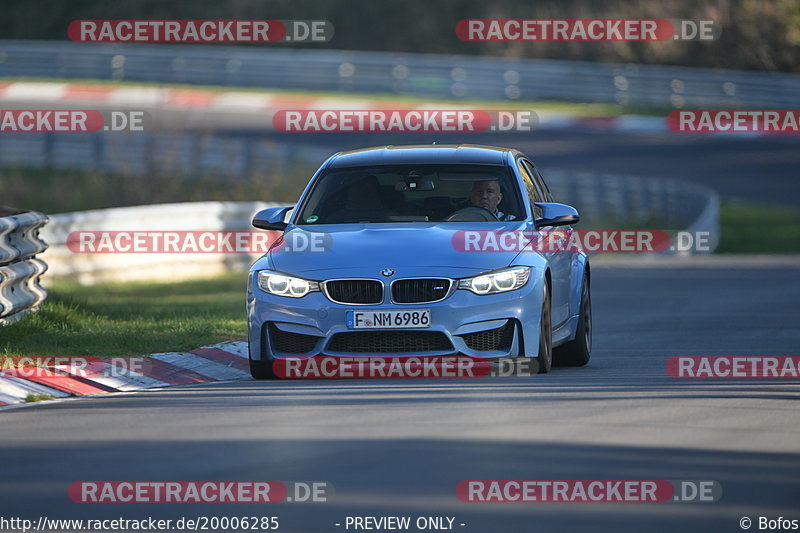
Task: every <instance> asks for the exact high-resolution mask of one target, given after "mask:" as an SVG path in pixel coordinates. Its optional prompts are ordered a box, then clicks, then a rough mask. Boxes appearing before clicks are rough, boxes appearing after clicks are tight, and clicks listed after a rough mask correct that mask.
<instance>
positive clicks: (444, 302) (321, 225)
mask: <svg viewBox="0 0 800 533" xmlns="http://www.w3.org/2000/svg"><path fill="white" fill-rule="evenodd" d="M578 220H579V216H578V213H577V211H576V210H575V209H574V208H572V207H570V206H567V205H564V204H558V203H554V202H553V198H552V195H551V193H550V191H549V189H548V187H547V184H546V183H545V182H544V179H543V178H542V175H541V173H540V172H539V169H538V168H537V167H536V166H535V165H534V164H533V162H532V161H531V160H530V158H528V157H527V156H525V155H524V154H522V153H520V152H518V151H516V150H511V149H505V148H494V147H486V146H471V145H458V146H449V145H430V146H386V147H379V148H367V149H362V150H355V151H350V152H343V153H338V154H336V155H333V156H332V157H330V158H329V159H328V160H327V161H326V162H325V163H324V164H323V165H322V167H320V169H319V170H318V171H317V172H316V174H315V175H314V176H313V178H312V179H311V180H310V182H309V183H308V185H307V186H306V189H305V190H304V192H303V194H302V196H301V197H300V200H299V202H298V203H297V205H295V206H286V207H275V208H271V209H265V210H264V211H261V212H259V213H258V214H257V215H256V216H255V218H254V220H253V225H254V226H255V227H256V228H260V229H265V230H273V231H280V232H283V235H282V238H281V239H279V240H278V241H277V242H276V244H275V245H274V246H273V247H272V248H270V250H269V252H268V253H266V254H265V255H264V256H263V257H261V258H260V259H259V260H258V261H256V263H255V264H254V265H253V266H252V267H251V269H250V273H249V277H248V285H247V316H248V337H249V351H250V370H251V373H252V375H253V377H254V378H256V379H267V378H271V377H275V373H274V370H273V363H274V362H275V361H276V360H279V359H282V358H309V357H314V356H330V357H348V358H352V357H358V356H380V357H386V356H392V357H394V356H397V357H411V356H413V357H417V358H423V357H436V356H449V355H461V356H468V357H474V358H499V357H525V358H534V360H535V361H537V363H538V364H537V365H536V367H537V368H538V372H540V373H546V372H548V371H549V370H550V368H551V366H552V365H553V364H556V365H563V366H581V365H585V364H586V363H587V362H588V361H589V356H590V352H591V345H592V311H591V296H590V271H589V261H588V259H587V257H586V254H584V253H583V252H582V251H580V250H577V251H575V250H571V251H570V250H558V249H552V250H551V249H547V248H546V247H545V249H542V247H541V246H530V245H529V244H530V243H529V242H528V241H529V240H531V239H534V238H535V236H536V235H541V234H542V232H546V231H550V230H552V229H554V228H556V227H558V231H559V232H560V233H563V232H567V233H568V232H571V231H572V229H571V227H570V226H571V225H572V224H574V223H576V222H578ZM298 243H301V244H303V245H302V246H301V245H299V244H298ZM309 243H311V245H309ZM526 244H527V245H526Z"/></svg>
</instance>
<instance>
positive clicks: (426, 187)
mask: <svg viewBox="0 0 800 533" xmlns="http://www.w3.org/2000/svg"><path fill="white" fill-rule="evenodd" d="M394 190H396V191H402V192H406V191H432V190H434V185H433V180H432V179H427V178H420V179H411V178H407V179H406V180H405V181H398V182H397V183H395V184H394Z"/></svg>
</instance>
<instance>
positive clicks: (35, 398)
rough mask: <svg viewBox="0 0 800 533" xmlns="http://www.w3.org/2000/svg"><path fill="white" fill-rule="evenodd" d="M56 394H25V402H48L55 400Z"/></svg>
mask: <svg viewBox="0 0 800 533" xmlns="http://www.w3.org/2000/svg"><path fill="white" fill-rule="evenodd" d="M55 399H56V397H55V396H50V395H49V394H34V393H30V394H28V395H27V396H25V403H33V402H46V401H47V400H55Z"/></svg>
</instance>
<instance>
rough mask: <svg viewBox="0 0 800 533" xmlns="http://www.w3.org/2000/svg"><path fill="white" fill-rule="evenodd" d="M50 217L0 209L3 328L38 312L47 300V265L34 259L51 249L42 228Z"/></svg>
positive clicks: (0, 294) (0, 298)
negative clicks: (42, 281) (44, 277)
mask: <svg viewBox="0 0 800 533" xmlns="http://www.w3.org/2000/svg"><path fill="white" fill-rule="evenodd" d="M47 221H48V218H47V216H46V215H43V214H42V213H38V212H36V211H22V210H19V209H11V208H6V207H2V206H0V325H6V324H8V323H11V322H14V321H16V320H18V319H19V318H21V317H22V316H23V315H24V314H26V313H28V312H30V311H32V310H34V309H36V307H37V306H38V305H39V304H40V303H42V302H43V301H44V300H45V298H47V291H45V290H44V289H43V288H42V286H41V285H40V284H39V281H40V278H41V276H42V274H44V272H45V271H46V270H47V264H46V263H45V262H44V261H42V260H40V259H37V258H36V257H34V256H35V255H36V254H39V253H41V252H44V251H45V250H46V249H47V243H46V242H45V241H43V240H42V239H41V238H39V229H40V228H42V227H43V226H44V225H45V224H47Z"/></svg>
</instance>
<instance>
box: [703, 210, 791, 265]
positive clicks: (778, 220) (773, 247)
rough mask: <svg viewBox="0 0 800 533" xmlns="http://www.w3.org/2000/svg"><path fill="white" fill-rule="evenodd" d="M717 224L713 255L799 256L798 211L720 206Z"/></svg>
mask: <svg viewBox="0 0 800 533" xmlns="http://www.w3.org/2000/svg"><path fill="white" fill-rule="evenodd" d="M765 221H768V222H767V223H766V224H765V223H764V222H765ZM719 222H720V231H721V239H720V244H719V247H718V248H717V253H740V254H744V253H747V254H778V253H782V254H786V253H800V209H797V208H793V207H784V206H775V205H765V204H752V203H738V202H724V203H723V204H722V207H721V209H720V221H719Z"/></svg>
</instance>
